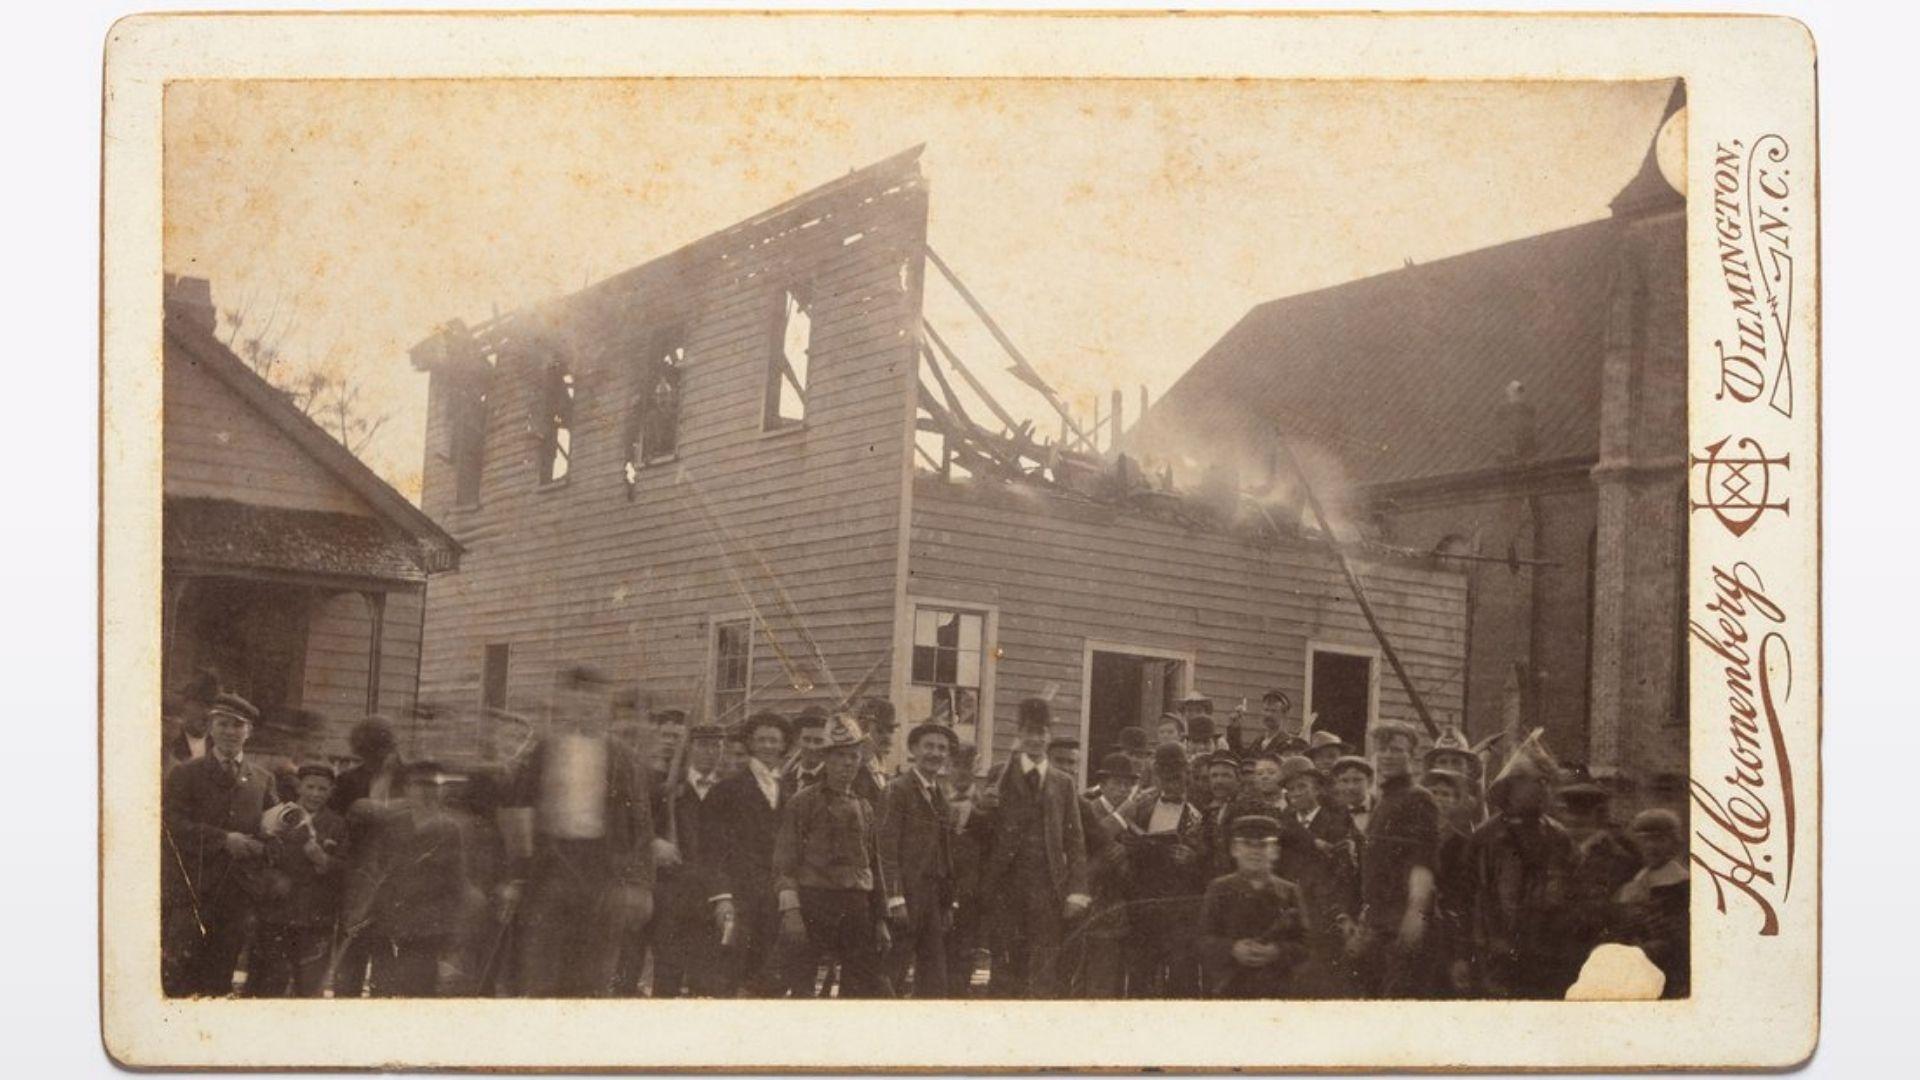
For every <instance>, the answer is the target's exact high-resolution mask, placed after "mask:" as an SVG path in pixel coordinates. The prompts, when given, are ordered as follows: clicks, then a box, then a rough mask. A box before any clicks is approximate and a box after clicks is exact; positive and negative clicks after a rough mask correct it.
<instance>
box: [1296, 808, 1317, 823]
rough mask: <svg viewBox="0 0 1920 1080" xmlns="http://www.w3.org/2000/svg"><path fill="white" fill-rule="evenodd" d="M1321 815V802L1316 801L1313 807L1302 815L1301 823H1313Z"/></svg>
mask: <svg viewBox="0 0 1920 1080" xmlns="http://www.w3.org/2000/svg"><path fill="white" fill-rule="evenodd" d="M1319 816H1320V804H1319V803H1315V804H1314V806H1313V809H1311V810H1309V811H1307V812H1306V813H1304V814H1301V815H1300V823H1301V824H1302V825H1311V824H1313V819H1314V818H1317V817H1319Z"/></svg>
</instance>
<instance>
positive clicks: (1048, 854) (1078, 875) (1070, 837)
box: [986, 698, 1093, 998]
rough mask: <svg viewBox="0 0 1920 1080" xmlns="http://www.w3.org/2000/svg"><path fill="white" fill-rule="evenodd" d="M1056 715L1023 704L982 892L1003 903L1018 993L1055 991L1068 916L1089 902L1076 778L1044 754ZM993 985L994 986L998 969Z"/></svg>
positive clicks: (1032, 701)
mask: <svg viewBox="0 0 1920 1080" xmlns="http://www.w3.org/2000/svg"><path fill="white" fill-rule="evenodd" d="M1052 721H1053V713H1052V710H1051V709H1050V708H1049V707H1048V705H1047V703H1046V702H1045V701H1044V700H1042V699H1040V698H1027V699H1026V700H1024V701H1022V702H1021V703H1020V709H1019V727H1018V730H1019V738H1020V752H1019V753H1017V754H1015V755H1014V758H1013V760H1012V761H1011V762H1010V763H1009V764H1008V767H1007V769H1006V771H1005V773H1004V774H1003V775H1002V776H1001V778H1000V788H999V792H1000V794H999V807H998V809H997V810H996V812H995V822H994V823H995V826H996V827H995V830H994V839H993V854H992V856H991V861H990V862H989V863H988V867H987V874H986V892H987V895H988V896H990V897H994V898H995V899H996V901H997V902H998V904H999V906H1000V913H999V914H1000V926H1001V931H1002V940H1003V941H1004V943H1005V948H1006V952H1007V958H1008V961H1009V963H1008V967H1009V969H1010V970H1009V971H1008V976H1009V981H1008V983H1007V984H1006V987H1004V988H1002V987H998V986H996V992H1002V991H1003V990H1005V991H1008V992H1011V993H1012V994H1013V996H1017V997H1031V998H1049V997H1057V996H1058V995H1059V954H1060V944H1061V940H1062V939H1063V938H1064V937H1065V935H1066V925H1067V923H1068V922H1069V921H1071V920H1075V919H1078V918H1079V917H1080V916H1082V915H1084V914H1085V913H1086V910H1087V907H1088V906H1089V905H1090V904H1091V903H1092V899H1093V898H1092V896H1091V895H1090V894H1089V893H1088V891H1087V889H1088V885H1087V848H1086V837H1085V835H1084V834H1083V833H1082V831H1081V827H1080V796H1079V792H1078V791H1077V790H1076V789H1075V786H1074V781H1073V778H1072V777H1070V776H1067V775H1065V774H1064V773H1062V772H1061V771H1060V770H1059V769H1056V768H1053V767H1052V764H1051V762H1050V761H1049V760H1048V758H1047V744H1048V743H1049V742H1050V741H1051V738H1052ZM995 983H996V984H998V983H999V976H998V973H996V974H995Z"/></svg>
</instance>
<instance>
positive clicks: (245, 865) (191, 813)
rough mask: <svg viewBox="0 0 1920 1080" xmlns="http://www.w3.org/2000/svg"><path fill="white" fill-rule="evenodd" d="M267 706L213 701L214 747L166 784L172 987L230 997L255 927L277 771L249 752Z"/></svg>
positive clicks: (166, 930)
mask: <svg viewBox="0 0 1920 1080" xmlns="http://www.w3.org/2000/svg"><path fill="white" fill-rule="evenodd" d="M259 716H260V714H259V712H258V711H257V710H256V709H254V707H253V706H252V705H251V704H249V703H248V702H247V701H246V699H244V698H242V697H240V696H239V695H237V694H221V695H219V696H218V697H216V698H215V699H214V702H213V704H212V705H210V706H208V708H207V747H206V752H205V753H203V754H201V755H200V756H199V757H197V758H193V759H192V760H189V761H185V762H182V763H180V764H179V765H176V766H174V768H173V771H171V772H169V773H167V774H166V778H165V780H164V782H163V784H162V790H161V811H160V820H161V842H162V845H163V847H164V849H165V850H164V851H163V853H162V858H161V866H162V868H163V870H162V873H163V875H164V876H163V878H162V884H161V890H162V891H161V897H162V902H161V917H162V936H161V942H162V946H161V976H162V983H163V986H164V989H165V991H166V993H167V994H168V995H169V996H176V997H177V996H184V995H195V996H197V995H206V996H211V997H225V996H226V995H228V994H230V993H232V992H233V971H234V967H235V966H236V964H237V963H238V962H239V959H240V950H241V949H242V948H244V947H245V946H246V943H247V935H248V933H249V932H250V931H251V930H252V929H253V919H254V899H255V897H256V895H257V894H258V893H259V892H260V890H261V888H262V887H263V883H264V879H263V871H264V870H265V867H266V853H267V848H266V844H265V842H264V841H263V840H262V839H261V838H260V826H261V820H262V817H263V816H264V815H265V814H266V812H267V809H268V808H269V807H271V806H272V805H273V777H272V776H271V775H270V774H269V773H268V772H267V770H265V769H263V768H261V767H260V766H259V765H257V764H255V763H253V762H251V761H248V760H246V757H245V750H246V745H247V739H248V738H249V737H250V736H251V735H252V734H253V726H254V723H255V722H256V721H257V720H258V719H259Z"/></svg>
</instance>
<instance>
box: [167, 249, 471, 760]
mask: <svg viewBox="0 0 1920 1080" xmlns="http://www.w3.org/2000/svg"><path fill="white" fill-rule="evenodd" d="M166 284H167V303H166V326H165V336H164V346H163V350H162V355H163V366H164V369H165V370H164V388H163V397H162V408H163V410H164V411H163V419H162V423H161V430H162V451H161V486H162V490H163V492H164V503H163V508H162V527H163V534H164V541H163V548H162V566H163V577H164V596H165V605H164V608H163V619H162V636H161V640H162V643H163V644H162V649H163V652H164V655H163V664H162V679H163V686H162V691H163V695H164V696H163V700H168V701H171V700H172V699H173V697H174V695H176V694H177V693H178V692H179V691H180V689H181V688H182V687H183V686H184V685H185V684H186V683H187V682H189V681H190V680H191V679H192V678H193V677H194V675H195V674H196V673H197V672H199V671H201V670H205V669H212V670H214V671H216V672H217V673H218V674H219V676H220V678H221V681H222V682H223V683H224V685H225V686H226V688H227V689H229V690H232V691H234V692H236V693H238V694H240V695H242V696H243V697H245V698H247V699H248V700H249V701H251V702H253V703H254V704H255V705H256V706H258V707H259V709H260V712H261V723H260V728H259V730H258V731H257V732H256V734H255V739H254V743H253V744H252V745H254V746H255V747H256V748H257V749H259V750H260V751H262V752H265V753H269V754H282V755H287V756H306V755H313V756H330V755H342V754H344V753H345V752H346V732H347V729H348V728H349V727H351V726H352V724H353V723H354V722H356V721H358V720H359V719H361V718H362V717H364V716H366V715H367V714H369V713H373V712H384V713H390V714H392V715H394V716H396V717H400V716H404V715H406V714H408V713H409V712H410V711H411V710H412V708H413V705H414V702H415V699H416V691H417V689H418V684H419V657H420V625H421V615H422V611H423V605H422V595H423V592H424V589H425V587H426V582H427V576H428V574H430V573H433V572H436V571H440V570H448V569H452V568H453V567H454V566H455V565H456V563H457V560H458V557H459V547H458V546H457V545H456V544H454V542H453V540H452V539H451V538H450V537H448V536H447V534H446V533H445V532H443V531H441V529H440V527H439V526H437V525H435V524H434V523H433V521H432V520H431V519H429V518H428V517H427V516H426V515H425V514H423V513H421V512H420V511H419V510H418V509H417V508H416V507H414V506H413V504H412V503H409V502H408V501H407V500H406V498H405V497H403V496H402V495H401V494H400V493H399V492H397V491H395V490H394V489H393V488H391V487H389V486H388V485H387V484H386V483H385V482H384V481H382V480H381V479H380V478H379V477H377V476H375V475H374V474H373V472H372V470H370V469H368V468H367V467H366V466H365V465H364V464H362V463H361V462H360V460H359V459H358V458H356V457H354V455H353V454H351V453H349V452H348V451H347V449H346V448H345V447H344V446H342V445H340V443H338V442H337V441H335V440H334V439H333V437H332V436H330V435H328V434H327V432H326V431H325V430H323V429H322V428H321V427H320V426H319V425H318V424H316V423H314V422H313V421H312V420H310V419H308V418H307V417H306V416H305V415H304V414H302V413H301V411H300V410H299V409H298V408H296V407H295V406H294V405H293V403H292V402H291V401H290V400H288V398H287V397H286V395H285V394H283V393H282V392H280V391H279V390H277V389H275V388H274V387H272V386H270V385H269V384H268V383H267V382H266V380H264V379H262V378H261V377H260V376H259V375H257V374H255V373H254V371H253V370H252V369H251V368H249V367H248V366H247V364H246V363H245V362H244V361H243V360H241V359H240V358H239V357H238V356H236V355H234V353H233V352H232V351H231V350H229V349H228V348H227V347H226V346H225V345H224V344H222V343H221V342H220V340H219V338H218V337H217V336H216V334H215V321H214V308H213V300H212V295H211V291H210V289H209V288H208V285H207V282H206V281H205V280H202V279H197V278H175V277H173V276H171V275H169V276H168V278H167V283H166ZM403 730H404V728H403Z"/></svg>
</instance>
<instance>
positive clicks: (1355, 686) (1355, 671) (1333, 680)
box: [1307, 649, 1373, 754]
mask: <svg viewBox="0 0 1920 1080" xmlns="http://www.w3.org/2000/svg"><path fill="white" fill-rule="evenodd" d="M1372 698H1373V657H1371V656H1355V655H1353V654H1352V653H1339V652H1321V651H1320V650H1318V649H1315V650H1314V652H1313V697H1312V700H1310V701H1308V702H1307V712H1308V714H1309V715H1316V714H1317V715H1318V716H1319V719H1318V720H1316V721H1315V722H1314V725H1313V730H1315V731H1331V732H1333V733H1334V734H1335V735H1338V736H1340V738H1341V740H1342V741H1344V742H1345V743H1346V744H1347V745H1348V746H1352V747H1355V748H1357V749H1358V750H1359V752H1360V753H1362V754H1364V753H1366V752H1367V749H1368V748H1367V712H1368V706H1369V705H1370V703H1371V701H1372Z"/></svg>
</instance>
